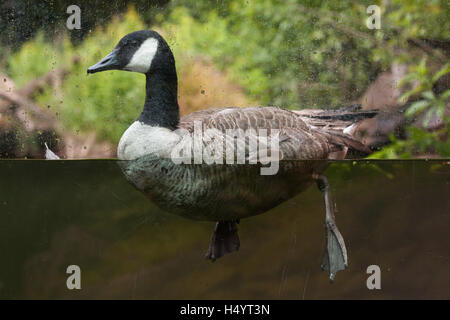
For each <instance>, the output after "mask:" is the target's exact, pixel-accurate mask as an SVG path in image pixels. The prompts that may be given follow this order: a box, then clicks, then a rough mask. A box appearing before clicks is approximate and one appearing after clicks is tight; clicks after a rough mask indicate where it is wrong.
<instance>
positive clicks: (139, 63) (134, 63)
mask: <svg viewBox="0 0 450 320" xmlns="http://www.w3.org/2000/svg"><path fill="white" fill-rule="evenodd" d="M157 49H158V40H156V39H155V38H149V39H147V40H145V41H144V42H143V43H142V44H141V46H140V47H139V49H138V50H137V51H136V52H135V53H134V55H133V57H132V58H131V61H130V62H129V63H128V64H127V65H126V66H125V68H124V69H126V70H130V71H134V72H141V73H147V71H148V70H149V69H150V66H151V65H152V61H153V58H154V57H155V54H156V50H157Z"/></svg>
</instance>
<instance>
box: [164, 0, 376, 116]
mask: <svg viewBox="0 0 450 320" xmlns="http://www.w3.org/2000/svg"><path fill="white" fill-rule="evenodd" d="M367 3H368V2H367ZM183 5H184V6H183ZM366 7H367V5H366V4H364V2H363V3H361V4H353V3H348V2H344V3H338V2H331V3H329V2H326V3H325V2H324V3H322V4H321V5H320V6H318V5H317V4H316V3H315V2H311V3H309V2H307V3H305V4H300V3H299V2H298V1H294V0H288V1H273V0H264V1H251V2H249V1H243V0H235V1H232V2H229V4H228V5H227V6H225V5H219V9H216V8H212V9H210V10H205V11H204V13H203V15H201V16H199V14H198V12H197V13H193V12H194V10H193V8H195V6H193V5H192V4H191V2H190V1H177V6H176V8H175V9H174V10H173V11H172V12H171V14H170V15H169V17H168V21H165V22H163V23H162V25H163V28H164V29H167V30H171V33H172V34H174V35H175V36H174V37H176V40H174V41H173V44H174V47H175V48H176V47H177V46H179V47H180V48H179V49H178V50H177V51H179V52H180V51H182V52H188V53H189V54H190V55H195V54H201V55H207V56H210V57H212V59H213V60H214V62H215V63H216V65H218V66H219V67H221V68H222V69H224V70H227V71H230V72H231V75H232V77H233V80H235V81H236V82H238V83H239V84H241V85H242V86H243V87H244V88H245V89H246V91H247V93H248V94H249V95H250V97H251V98H253V100H256V101H259V102H261V103H263V104H274V105H279V106H283V107H295V108H298V107H304V106H308V107H311V106H321V107H323V106H329V105H330V104H331V105H337V104H342V103H343V102H346V101H351V100H353V99H356V98H358V97H359V96H360V95H361V93H362V91H363V89H364V88H365V87H366V86H367V84H368V81H369V79H370V77H371V76H372V75H374V74H375V73H376V71H377V70H378V69H379V68H380V66H379V65H378V64H377V63H375V64H373V63H371V61H370V56H371V52H370V50H371V48H373V46H374V43H375V42H377V40H376V39H371V36H370V34H369V33H370V32H372V31H370V30H368V29H367V28H366V26H365V22H364V17H366V13H365V8H366ZM369 31H370V32H369ZM355 35H356V38H355Z"/></svg>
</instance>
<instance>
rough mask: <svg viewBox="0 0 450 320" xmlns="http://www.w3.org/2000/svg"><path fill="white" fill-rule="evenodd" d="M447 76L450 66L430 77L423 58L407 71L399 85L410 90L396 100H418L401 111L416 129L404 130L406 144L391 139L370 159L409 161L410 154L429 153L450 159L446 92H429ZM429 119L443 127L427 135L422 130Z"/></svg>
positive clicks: (428, 123) (447, 96)
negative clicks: (400, 159) (438, 120)
mask: <svg viewBox="0 0 450 320" xmlns="http://www.w3.org/2000/svg"><path fill="white" fill-rule="evenodd" d="M449 72H450V63H447V64H446V65H444V66H443V67H442V68H441V69H440V70H439V71H437V72H436V73H434V74H433V73H432V72H431V71H430V70H429V68H427V65H426V59H425V58H424V59H422V61H421V62H420V64H419V65H417V66H415V67H412V68H411V72H410V73H409V74H408V75H406V76H405V77H404V78H403V79H402V80H401V82H400V85H405V84H411V85H414V87H413V89H411V90H409V91H407V92H406V93H405V94H403V95H402V96H401V97H400V98H399V100H401V101H406V100H407V99H408V98H410V97H412V96H414V95H419V96H420V99H419V100H417V101H414V102H413V103H411V105H410V106H409V107H408V108H407V109H406V111H405V116H406V117H408V118H409V119H410V120H411V122H412V121H415V122H416V126H408V127H406V131H407V134H408V140H399V139H396V138H395V137H393V136H391V142H392V143H391V144H390V145H389V146H387V147H384V148H383V149H382V150H381V151H378V152H376V153H374V154H372V155H371V158H374V159H377V158H378V159H395V158H410V157H412V155H413V154H414V153H420V154H427V152H430V150H432V151H435V152H436V153H437V154H439V155H440V156H442V157H449V156H450V142H449V141H448V132H449V129H450V117H448V116H446V114H445V110H446V108H448V107H447V106H448V104H449V100H450V99H449V98H450V90H446V91H445V92H443V93H442V94H440V95H438V96H437V95H435V94H434V93H433V91H432V88H433V85H434V84H435V83H436V81H438V80H439V79H440V78H441V77H442V76H444V75H446V74H447V73H449ZM432 117H435V118H438V119H442V121H443V125H442V126H441V128H440V129H438V130H433V131H432V132H430V131H428V130H426V129H424V128H427V127H428V126H429V125H430V121H431V118H432Z"/></svg>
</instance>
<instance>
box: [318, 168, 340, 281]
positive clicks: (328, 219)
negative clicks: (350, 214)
mask: <svg viewBox="0 0 450 320" xmlns="http://www.w3.org/2000/svg"><path fill="white" fill-rule="evenodd" d="M314 178H315V179H316V182H317V186H318V187H319V189H320V191H321V192H322V193H323V195H324V200H325V232H326V249H325V256H324V258H323V262H322V266H321V267H322V270H325V271H327V272H328V275H329V276H330V281H333V280H334V277H335V276H336V272H338V271H340V270H344V269H345V268H346V267H347V264H348V261H347V248H346V247H345V243H344V238H343V237H342V235H341V233H340V232H339V230H338V228H337V226H336V220H335V217H334V212H333V203H332V201H331V192H330V185H329V183H328V179H327V178H326V177H325V176H323V175H315V176H314Z"/></svg>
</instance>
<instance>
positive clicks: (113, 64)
mask: <svg viewBox="0 0 450 320" xmlns="http://www.w3.org/2000/svg"><path fill="white" fill-rule="evenodd" d="M116 55H117V49H114V50H113V51H111V52H110V53H109V54H108V55H107V56H106V57H104V58H103V59H102V60H100V61H99V62H97V63H96V64H94V65H93V66H90V67H89V68H88V69H87V73H96V72H100V71H105V70H114V69H118V68H119V67H120V65H119V63H118V61H117V57H116Z"/></svg>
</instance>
